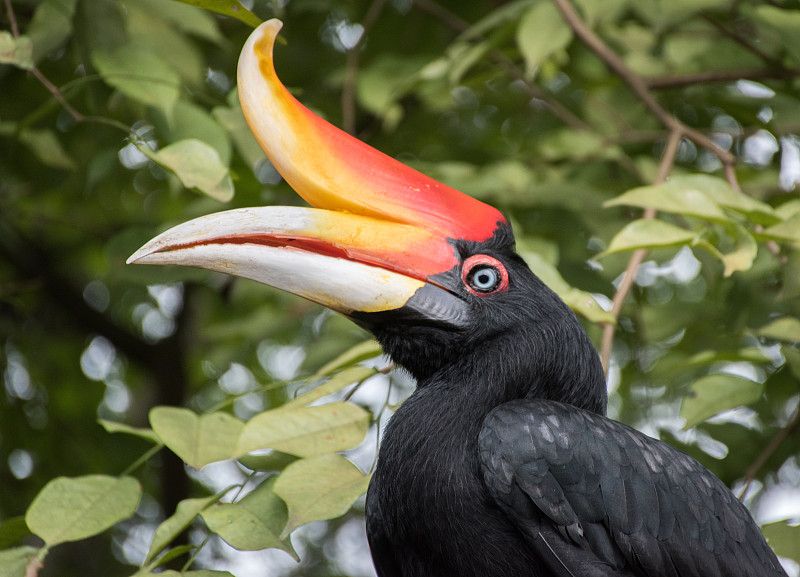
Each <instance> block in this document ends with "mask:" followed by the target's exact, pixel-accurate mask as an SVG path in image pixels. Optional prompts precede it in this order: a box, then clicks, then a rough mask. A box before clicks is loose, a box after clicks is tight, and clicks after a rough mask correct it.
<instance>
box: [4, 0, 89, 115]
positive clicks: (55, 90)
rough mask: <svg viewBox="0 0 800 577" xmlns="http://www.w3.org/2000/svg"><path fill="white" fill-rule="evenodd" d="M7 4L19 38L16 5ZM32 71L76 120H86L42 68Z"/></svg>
mask: <svg viewBox="0 0 800 577" xmlns="http://www.w3.org/2000/svg"><path fill="white" fill-rule="evenodd" d="M5 4H6V13H7V14H8V21H9V23H10V24H11V35H12V36H13V37H14V38H19V25H18V24H17V15H16V14H15V13H14V7H13V6H12V5H11V0H5ZM31 73H32V74H33V75H34V76H35V77H36V79H37V80H38V81H39V82H41V83H42V86H44V87H45V88H47V90H48V91H49V92H50V94H52V95H53V96H54V97H55V99H56V100H57V101H58V102H59V103H60V104H61V106H63V107H64V110H66V111H67V112H69V113H70V115H71V116H72V117H73V118H74V119H75V121H76V122H82V121H83V120H84V116H83V114H81V113H80V112H78V111H77V110H75V109H74V108H73V107H72V106H71V105H70V103H69V102H67V100H66V99H65V98H64V95H63V94H61V91H60V90H59V89H58V87H57V86H56V85H55V84H53V83H52V82H50V81H49V80H48V79H47V77H46V76H45V75H44V74H42V72H41V70H39V69H38V68H37V67H36V66H33V67H32V68H31Z"/></svg>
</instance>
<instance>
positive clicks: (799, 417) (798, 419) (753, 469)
mask: <svg viewBox="0 0 800 577" xmlns="http://www.w3.org/2000/svg"><path fill="white" fill-rule="evenodd" d="M798 426H800V405H798V406H797V408H796V409H795V411H794V417H793V418H792V420H791V421H789V423H787V425H786V426H785V427H783V428H782V429H781V430H780V431H778V433H777V434H776V435H775V436H774V437H772V440H771V441H770V442H769V444H768V445H767V446H766V447H764V450H763V451H761V453H759V455H758V457H756V460H755V461H753V464H752V465H750V466H749V467H748V468H747V471H746V472H745V474H744V479H745V483H744V487H743V488H742V490H741V492H740V493H739V499H740V500H741V499H742V497H744V496H745V495H746V494H747V491H748V490H749V489H750V485H752V484H753V480H754V479H755V478H756V475H758V472H759V471H760V470H761V467H763V466H764V463H766V462H767V460H768V459H769V458H770V457H771V456H772V454H773V453H774V452H775V451H777V450H778V447H780V446H781V443H783V442H784V441H785V440H786V437H788V436H789V435H790V434H791V433H792V431H794V430H795V429H796V428H797V427H798Z"/></svg>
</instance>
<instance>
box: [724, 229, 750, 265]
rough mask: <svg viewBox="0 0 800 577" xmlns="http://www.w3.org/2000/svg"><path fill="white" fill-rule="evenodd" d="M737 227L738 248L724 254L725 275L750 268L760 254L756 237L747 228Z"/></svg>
mask: <svg viewBox="0 0 800 577" xmlns="http://www.w3.org/2000/svg"><path fill="white" fill-rule="evenodd" d="M736 228H737V230H738V233H739V234H738V235H737V238H736V250H734V251H732V252H728V253H724V254H723V255H722V264H724V265H725V271H724V272H723V275H724V276H726V277H728V276H731V275H732V274H733V273H735V272H739V271H744V270H750V268H751V267H752V266H753V261H754V260H755V259H756V255H757V254H758V244H757V243H756V239H754V238H753V236H752V235H751V234H750V233H749V232H747V231H746V230H745V229H743V228H741V227H736Z"/></svg>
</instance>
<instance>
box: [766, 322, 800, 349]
mask: <svg viewBox="0 0 800 577" xmlns="http://www.w3.org/2000/svg"><path fill="white" fill-rule="evenodd" d="M755 333H756V334H757V335H758V336H760V337H764V338H766V339H775V340H776V341H784V342H787V343H800V319H797V318H795V317H781V318H779V319H776V320H774V321H772V322H771V323H769V324H767V325H764V326H763V327H761V328H760V329H756V330H755Z"/></svg>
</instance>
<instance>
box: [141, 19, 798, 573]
mask: <svg viewBox="0 0 800 577" xmlns="http://www.w3.org/2000/svg"><path fill="white" fill-rule="evenodd" d="M279 29H280V22H278V21H276V20H272V21H269V22H266V23H264V24H263V25H261V26H260V27H259V28H258V29H257V30H256V31H255V32H254V33H253V35H252V36H251V38H250V39H249V40H248V42H247V44H246V45H245V47H244V49H243V52H242V58H241V59H240V63H239V94H240V99H241V102H242V107H243V110H244V113H245V117H246V118H247V121H248V124H249V125H250V126H251V128H252V129H253V131H254V134H255V136H256V138H257V139H258V140H259V142H260V143H261V145H262V148H264V150H265V152H266V153H267V154H268V156H269V157H270V159H271V161H272V163H273V165H275V166H276V168H278V170H279V171H280V172H281V174H283V175H284V176H285V177H286V178H287V180H288V181H289V182H290V183H291V184H292V186H293V187H294V188H295V189H296V190H297V191H298V192H299V193H300V194H301V195H302V196H303V197H304V198H306V200H308V201H309V203H311V204H312V205H313V206H314V207H315V208H301V207H288V208H287V207H262V208H255V209H240V210H236V211H228V212H223V213H219V214H215V215H209V216H207V217H201V218H200V219H196V220H194V221H191V222H188V223H184V224H183V225H180V226H178V227H175V228H173V229H171V230H169V231H167V232H165V233H164V234H162V235H160V236H159V237H157V238H155V239H153V240H152V241H150V242H149V243H148V244H147V245H145V246H144V247H142V248H141V249H140V250H139V251H137V253H136V254H134V255H133V256H132V257H131V259H130V261H138V262H145V263H154V264H183V265H190V266H198V267H202V268H208V269H211V270H217V271H222V272H227V273H230V274H235V275H238V276H242V277H246V278H251V279H254V280H257V281H260V282H263V283H266V284H270V285H272V286H276V287H279V288H282V289H284V290H289V291H291V292H294V293H296V294H300V295H302V296H304V297H306V298H309V299H312V300H314V301H316V302H318V303H321V304H324V305H325V306H328V307H329V308H332V309H333V310H336V311H338V312H341V313H343V314H345V315H347V316H348V317H350V318H352V319H353V320H355V321H356V322H357V323H359V324H360V325H362V326H364V327H365V328H367V329H368V330H370V331H371V332H372V333H373V334H374V335H375V336H376V338H377V339H378V341H379V342H380V344H381V345H382V347H383V349H384V351H385V352H386V353H387V354H388V355H389V356H390V357H391V358H392V359H393V360H394V361H395V362H396V363H398V364H399V365H400V366H402V367H404V368H405V369H407V370H408V371H409V372H410V373H411V375H412V376H413V377H414V378H415V379H416V380H417V390H416V391H415V392H414V393H413V394H412V395H411V397H410V398H409V399H407V400H406V401H405V402H404V403H403V404H402V406H401V407H400V408H399V410H398V411H397V412H396V413H395V415H394V416H393V417H392V418H391V420H390V422H389V424H388V426H387V428H386V431H385V435H384V439H383V441H382V445H381V448H380V455H379V459H378V464H377V468H376V471H375V474H374V476H373V479H372V481H371V483H370V487H369V491H368V495H367V532H368V538H369V542H370V547H371V549H372V555H373V559H374V562H375V567H376V569H377V572H378V575H379V576H380V577H610V576H612V575H613V576H622V577H626V576H627V577H634V576H635V577H780V576H784V575H785V573H784V571H783V570H782V569H781V567H780V565H779V563H778V560H777V558H776V557H775V555H774V553H773V552H772V551H771V550H770V549H769V547H768V546H767V544H766V542H765V541H764V539H763V537H762V536H761V534H760V532H759V529H758V526H757V525H756V524H755V522H754V521H753V519H752V518H751V517H750V515H749V513H748V512H747V510H746V509H745V508H744V506H743V505H742V504H741V503H740V502H739V501H738V500H737V499H736V498H735V497H734V496H733V495H732V494H731V492H730V491H729V490H728V489H727V488H726V487H725V485H724V484H723V483H722V482H721V481H720V480H719V479H717V478H716V477H714V475H713V474H712V473H711V472H709V471H708V470H706V469H705V468H703V467H702V466H701V465H700V464H699V463H697V462H696V461H695V460H694V459H691V458H690V457H689V456H687V455H685V454H683V453H681V452H680V451H678V450H677V449H674V448H672V447H670V446H668V445H666V444H665V443H662V442H661V441H657V440H655V439H651V438H649V437H647V436H645V435H643V434H642V433H639V432H636V431H634V430H633V429H630V428H628V427H626V426H624V425H622V424H620V423H616V422H614V421H611V420H609V419H607V418H606V417H605V410H606V401H607V397H606V388H605V378H604V374H603V370H602V367H601V366H600V361H599V359H598V356H597V353H596V351H595V350H594V348H593V346H592V343H591V341H590V340H589V337H588V336H587V335H586V333H585V332H584V330H583V328H582V327H581V325H580V323H579V322H578V320H577V319H576V318H575V315H574V314H573V313H572V312H571V311H570V310H569V308H568V307H567V306H566V305H565V304H564V302H563V301H561V300H560V299H559V298H558V297H557V296H556V295H555V294H554V293H553V292H552V291H551V290H550V289H549V288H548V287H546V286H545V285H544V283H542V281H541V280H540V279H539V278H538V277H537V276H536V275H535V274H534V273H533V272H532V271H531V270H530V269H529V268H528V266H527V265H526V264H525V262H524V261H523V260H522V259H521V258H520V257H519V256H518V255H517V254H516V253H515V252H514V235H513V233H512V231H511V228H510V225H509V224H508V221H507V220H506V218H505V217H504V216H503V215H502V214H501V213H500V212H499V211H497V210H496V209H494V208H492V207H490V206H488V205H485V204H483V203H480V202H478V201H476V200H475V199H472V198H469V197H467V196H466V195H463V194H461V193H459V192H458V191H455V190H453V189H450V188H449V187H446V186H445V185H442V184H440V183H436V182H435V181H432V180H431V179H429V178H427V177H424V176H423V175H421V174H419V173H417V172H416V171H413V170H411V169H409V168H407V167H405V166H403V165H401V164H400V163H398V162H397V161H395V160H393V159H391V158H388V157H386V156H384V155H382V154H380V153H378V152H377V151H374V150H372V149H369V147H366V145H364V144H363V143H361V142H358V141H356V140H355V139H353V138H352V137H350V136H348V135H346V134H344V133H342V132H341V131H339V130H338V129H336V128H334V127H332V126H331V125H329V124H327V123H325V122H324V121H322V120H321V119H319V118H317V117H315V116H314V115H313V114H312V113H311V112H310V111H308V110H307V109H305V108H304V107H302V105H300V104H299V103H298V102H297V101H296V100H294V98H293V97H291V96H290V95H289V93H288V92H287V91H286V89H285V88H284V87H283V86H282V85H281V84H280V82H279V81H278V79H277V77H276V76H275V73H274V68H273V65H272V55H271V50H272V46H273V43H274V40H275V36H276V35H277V33H278V30H279ZM359 159H360V160H361V161H363V162H364V163H366V164H368V167H360V166H358V165H357V164H356V162H357V161H358V160H359ZM317 172H320V174H318V173H317Z"/></svg>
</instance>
